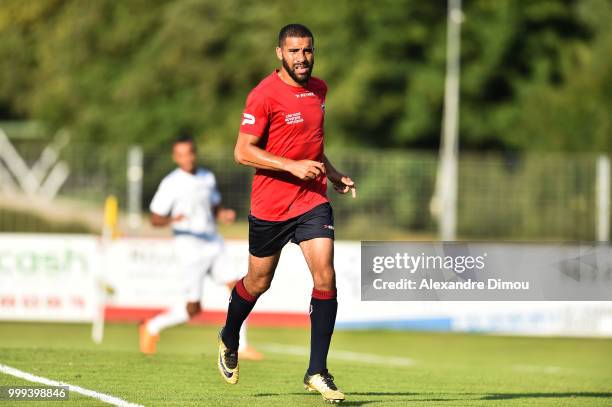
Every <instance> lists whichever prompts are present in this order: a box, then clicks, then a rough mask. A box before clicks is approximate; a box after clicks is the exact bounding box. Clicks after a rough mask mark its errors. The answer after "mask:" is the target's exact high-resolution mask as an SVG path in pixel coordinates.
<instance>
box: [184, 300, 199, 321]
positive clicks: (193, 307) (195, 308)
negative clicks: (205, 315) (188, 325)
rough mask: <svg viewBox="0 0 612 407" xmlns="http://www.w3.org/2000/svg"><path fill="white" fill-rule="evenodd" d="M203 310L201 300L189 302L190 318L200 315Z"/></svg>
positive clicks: (188, 311)
mask: <svg viewBox="0 0 612 407" xmlns="http://www.w3.org/2000/svg"><path fill="white" fill-rule="evenodd" d="M200 311H202V306H201V305H200V303H199V302H189V303H187V314H189V318H193V317H195V316H196V315H198V314H199V313H200Z"/></svg>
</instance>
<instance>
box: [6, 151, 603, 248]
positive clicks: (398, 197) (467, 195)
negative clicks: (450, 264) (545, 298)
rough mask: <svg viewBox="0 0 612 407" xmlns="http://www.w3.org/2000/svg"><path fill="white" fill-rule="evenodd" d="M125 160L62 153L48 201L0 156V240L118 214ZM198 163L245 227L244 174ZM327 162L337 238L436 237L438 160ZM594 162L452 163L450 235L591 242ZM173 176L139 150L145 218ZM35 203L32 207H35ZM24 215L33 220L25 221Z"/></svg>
mask: <svg viewBox="0 0 612 407" xmlns="http://www.w3.org/2000/svg"><path fill="white" fill-rule="evenodd" d="M16 149H17V150H18V151H19V153H20V155H21V156H22V157H23V159H24V162H25V163H26V164H27V165H29V166H31V165H34V164H33V163H34V162H35V161H36V159H37V157H39V155H40V153H41V151H43V150H44V146H41V145H38V144H36V143H32V142H23V143H16ZM127 151H128V148H127V147H125V146H112V147H108V146H105V147H104V148H102V147H98V146H94V145H82V144H81V145H79V144H70V145H67V146H65V148H63V149H62V150H61V152H59V155H58V159H59V160H61V161H63V162H65V163H66V164H67V165H68V168H69V174H68V176H67V178H66V180H65V183H64V184H63V185H62V186H61V188H60V189H59V193H58V195H57V197H55V198H54V199H53V200H52V201H49V202H47V201H44V199H41V198H40V197H37V196H36V195H29V196H28V195H24V194H23V193H22V192H19V185H18V182H16V180H15V177H14V174H11V173H10V171H9V170H8V169H7V166H6V163H3V161H2V158H1V157H0V231H8V230H10V231H39V232H40V231H61V230H65V231H68V232H70V231H82V229H83V228H80V227H79V216H77V215H83V213H89V212H91V213H92V215H91V216H90V217H92V218H96V219H98V220H101V214H100V213H99V212H100V210H101V207H102V203H103V200H104V198H105V197H106V196H107V195H108V194H110V193H113V194H115V195H117V196H118V198H119V202H120V205H121V207H122V208H124V209H125V208H126V197H127V193H126V189H127V181H126V178H127V177H126V172H127ZM200 155H201V157H200V164H201V165H203V166H205V167H207V168H209V169H211V170H212V171H213V172H215V174H216V176H217V180H218V183H219V188H220V190H221V193H222V195H223V197H224V202H225V204H226V205H227V206H229V207H232V208H235V209H236V210H237V212H238V216H239V219H242V220H245V219H246V215H247V214H248V210H249V195H250V186H251V179H252V174H253V170H251V169H249V168H247V167H243V166H239V165H237V164H235V163H234V161H233V156H232V151H231V150H230V149H228V148H202V149H200ZM327 155H328V157H330V159H331V160H332V161H333V162H334V164H335V166H336V167H337V168H338V169H340V170H342V171H344V172H345V173H347V174H348V175H350V176H351V177H352V178H353V179H354V180H355V181H356V183H357V185H358V196H357V199H354V200H353V199H351V198H350V197H348V196H339V195H337V194H336V193H335V192H334V191H332V190H331V188H330V192H329V196H330V199H331V201H332V204H333V207H334V215H335V218H336V230H337V236H338V237H340V238H346V239H358V240H383V239H384V240H404V239H423V240H425V239H433V238H435V236H436V235H437V224H436V219H435V218H434V216H433V215H432V211H431V199H432V195H433V192H434V186H435V176H436V170H437V160H438V156H437V154H435V153H433V152H430V151H380V150H354V149H341V150H329V151H327ZM596 163H597V157H596V156H595V155H578V154H512V155H503V154H476V153H463V154H461V156H460V160H459V185H458V191H459V195H458V211H457V216H458V225H457V228H458V230H457V235H458V236H459V238H460V239H482V240H485V239H487V240H488V239H498V240H499V239H504V240H595V237H596V227H595V224H596V205H597V200H596V196H597V195H596V194H597V188H596V181H597V171H596ZM172 168H173V165H172V162H171V159H170V155H169V154H166V153H164V154H159V153H151V152H148V151H146V150H145V151H144V159H143V168H142V170H143V171H142V173H143V177H142V199H141V201H142V206H143V207H144V208H143V209H144V210H145V211H146V207H147V205H148V203H149V202H150V200H151V198H152V196H153V194H154V192H155V189H156V187H157V185H158V183H159V181H160V180H161V178H162V177H163V176H164V175H165V174H166V173H167V172H169V171H170V170H172ZM608 182H609V181H608ZM608 194H609V189H608ZM8 197H10V199H9V198H8ZM608 200H609V197H608ZM36 201H41V202H38V205H34V203H36ZM65 202H69V206H68V207H69V208H72V209H69V210H68V212H71V211H72V212H73V213H72V214H73V215H74V216H73V217H71V216H66V213H65V212H66V211H64V213H63V214H62V216H59V215H57V214H58V213H61V212H62V211H61V210H54V209H53V208H55V207H56V206H58V205H59V206H61V205H60V204H63V203H65ZM41 207H42V208H43V210H42V211H41V210H40V209H41ZM45 208H46V209H48V210H44V209H45ZM34 209H36V210H34ZM32 212H36V213H37V215H36V216H37V217H35V218H36V219H38V220H35V221H33V220H32V216H34V215H32ZM96 214H97V215H96ZM68 215H70V213H69V214H68ZM58 219H61V222H58ZM608 222H609V217H608ZM87 228H88V227H87V226H84V229H83V230H87ZM89 229H92V228H89Z"/></svg>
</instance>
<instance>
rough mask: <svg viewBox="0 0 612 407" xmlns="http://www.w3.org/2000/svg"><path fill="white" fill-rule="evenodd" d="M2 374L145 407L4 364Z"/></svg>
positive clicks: (117, 403)
mask: <svg viewBox="0 0 612 407" xmlns="http://www.w3.org/2000/svg"><path fill="white" fill-rule="evenodd" d="M0 372H2V373H6V374H8V375H11V376H15V377H18V378H20V379H24V380H27V381H29V382H34V383H42V384H45V385H47V386H68V390H70V391H73V392H75V393H80V394H82V395H84V396H88V397H93V398H95V399H98V400H100V401H103V402H105V403H108V404H112V405H114V406H118V407H143V406H142V405H141V404H135V403H130V402H129V401H125V400H123V399H120V398H119V397H115V396H111V395H108V394H104V393H98V392H97V391H93V390H89V389H84V388H82V387H80V386H75V385H74V384H70V383H65V382H58V381H55V380H51V379H47V378H46V377H40V376H36V375H33V374H31V373H28V372H24V371H21V370H19V369H15V368H14V367H10V366H7V365H3V364H0Z"/></svg>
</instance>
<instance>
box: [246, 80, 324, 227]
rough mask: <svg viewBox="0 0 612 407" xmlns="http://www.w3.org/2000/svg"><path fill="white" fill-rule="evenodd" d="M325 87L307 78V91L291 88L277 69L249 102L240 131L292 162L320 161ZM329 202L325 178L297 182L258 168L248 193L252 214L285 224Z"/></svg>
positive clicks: (286, 176) (295, 179) (260, 85)
mask: <svg viewBox="0 0 612 407" xmlns="http://www.w3.org/2000/svg"><path fill="white" fill-rule="evenodd" d="M326 93H327V85H326V84H325V82H323V81H322V80H320V79H317V78H314V77H311V78H310V80H309V81H308V85H307V86H306V87H296V86H291V85H289V84H287V83H285V82H283V80H282V79H281V78H280V77H279V76H278V70H276V71H274V72H272V74H271V75H269V76H268V77H266V78H265V79H264V80H262V81H261V82H260V83H259V84H258V85H257V86H256V87H255V88H254V89H253V90H252V91H251V93H249V96H248V98H247V102H246V107H245V108H244V112H243V114H242V124H241V126H240V131H241V132H242V133H247V134H251V135H253V136H257V137H260V141H259V144H258V146H259V147H261V148H263V149H264V150H266V151H268V152H269V153H271V154H274V155H277V156H280V157H285V158H289V159H292V160H314V161H319V162H323V121H324V116H325V95H326ZM324 202H327V179H326V177H325V175H320V176H319V177H317V178H316V179H313V180H306V181H303V180H300V179H299V178H297V177H296V176H294V175H293V174H291V173H289V172H284V171H271V170H262V169H257V170H256V171H255V178H254V179H253V188H252V191H251V214H252V215H253V216H255V217H256V218H259V219H263V220H268V221H283V220H287V219H290V218H294V217H296V216H299V215H301V214H303V213H305V212H308V211H309V210H311V209H312V208H314V207H315V206H317V205H320V204H322V203H324Z"/></svg>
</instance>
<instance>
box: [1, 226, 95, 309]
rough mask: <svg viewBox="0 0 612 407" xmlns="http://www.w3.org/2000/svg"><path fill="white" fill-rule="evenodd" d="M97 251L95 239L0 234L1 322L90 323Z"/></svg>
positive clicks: (88, 237) (74, 236) (68, 236)
mask: <svg viewBox="0 0 612 407" xmlns="http://www.w3.org/2000/svg"><path fill="white" fill-rule="evenodd" d="M98 249H99V248H98V242H97V239H96V238H94V237H92V236H78V235H30V234H0V319H4V320H28V321H32V320H37V321H90V320H91V318H92V315H93V312H94V304H93V299H94V290H93V284H94V275H95V272H96V270H95V267H96V265H97V264H98V253H99V250H98Z"/></svg>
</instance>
